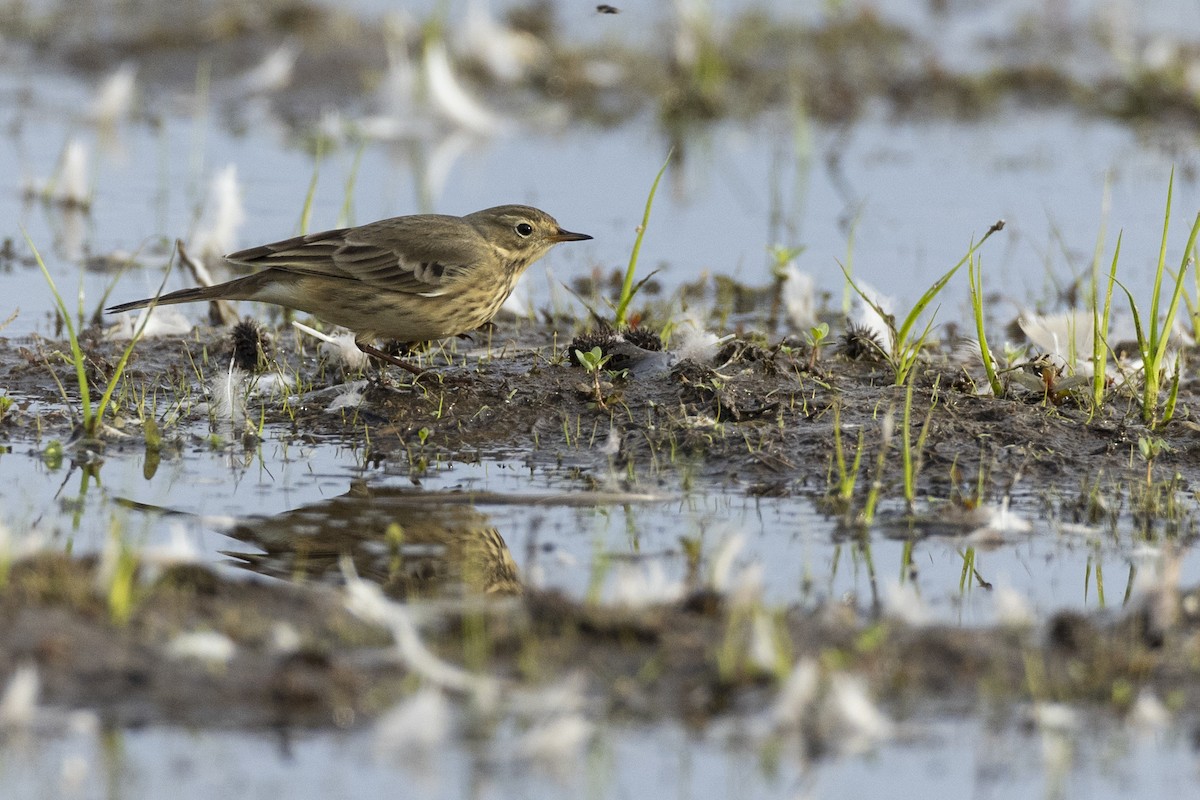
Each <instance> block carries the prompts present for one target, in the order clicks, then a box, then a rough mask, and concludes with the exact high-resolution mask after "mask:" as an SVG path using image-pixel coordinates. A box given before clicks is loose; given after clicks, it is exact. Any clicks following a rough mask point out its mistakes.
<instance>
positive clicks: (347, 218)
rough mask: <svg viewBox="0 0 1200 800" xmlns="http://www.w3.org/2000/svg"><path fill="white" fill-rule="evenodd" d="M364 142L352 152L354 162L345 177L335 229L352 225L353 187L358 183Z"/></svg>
mask: <svg viewBox="0 0 1200 800" xmlns="http://www.w3.org/2000/svg"><path fill="white" fill-rule="evenodd" d="M366 147H367V145H366V142H363V143H361V144H359V146H358V149H357V150H355V151H354V161H353V162H352V163H351V164H350V174H349V175H348V176H347V177H346V190H345V192H344V193H343V195H342V209H341V211H339V212H338V217H337V227H339V228H346V227H349V226H351V225H353V224H354V187H355V185H356V184H357V183H358V170H359V169H360V168H361V167H362V158H363V151H364V150H365V149H366Z"/></svg>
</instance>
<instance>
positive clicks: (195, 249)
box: [188, 164, 246, 261]
mask: <svg viewBox="0 0 1200 800" xmlns="http://www.w3.org/2000/svg"><path fill="white" fill-rule="evenodd" d="M245 221H246V211H245V209H244V208H243V207H242V190H241V187H240V186H239V184H238V176H237V165H236V164H229V165H228V166H226V167H224V168H223V169H221V170H220V171H218V172H217V174H215V175H214V176H213V178H212V181H211V182H210V183H209V186H208V197H207V198H206V200H205V209H204V216H203V217H202V222H201V225H200V227H199V228H198V229H197V231H196V232H195V233H194V234H193V235H192V241H191V244H190V245H189V246H188V250H190V251H191V253H192V255H194V256H195V257H197V258H199V259H200V260H201V261H216V260H219V259H220V258H221V257H222V256H224V255H225V254H226V253H230V252H233V251H234V250H236V249H237V241H238V238H237V237H238V229H239V228H241V227H242V223H244V222H245Z"/></svg>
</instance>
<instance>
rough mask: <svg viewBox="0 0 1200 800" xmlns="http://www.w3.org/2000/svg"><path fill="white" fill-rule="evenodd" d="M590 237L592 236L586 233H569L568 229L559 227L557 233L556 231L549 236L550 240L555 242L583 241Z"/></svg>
mask: <svg viewBox="0 0 1200 800" xmlns="http://www.w3.org/2000/svg"><path fill="white" fill-rule="evenodd" d="M590 238H592V237H590V236H588V235H587V234H586V233H571V232H570V231H564V230H563V229H562V228H559V229H558V233H556V234H554V235H553V236H551V237H550V241H552V242H555V243H557V242H583V241H587V240H588V239H590Z"/></svg>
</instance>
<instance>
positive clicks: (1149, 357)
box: [1113, 170, 1200, 428]
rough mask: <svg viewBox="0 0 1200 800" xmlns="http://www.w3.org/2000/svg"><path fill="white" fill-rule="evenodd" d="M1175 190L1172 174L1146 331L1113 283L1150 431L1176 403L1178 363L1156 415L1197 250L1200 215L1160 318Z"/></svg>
mask: <svg viewBox="0 0 1200 800" xmlns="http://www.w3.org/2000/svg"><path fill="white" fill-rule="evenodd" d="M1174 187H1175V172H1174V170H1172V172H1171V180H1170V183H1169V184H1168V186H1167V208H1166V212H1165V214H1164V217H1163V235H1162V242H1161V244H1160V245H1159V251H1158V265H1157V268H1156V269H1155V275H1154V287H1153V290H1152V292H1151V295H1150V316H1149V318H1148V319H1147V321H1146V322H1147V327H1145V328H1144V327H1143V326H1142V320H1141V316H1140V315H1139V314H1138V309H1137V303H1136V302H1135V301H1134V299H1133V294H1132V293H1130V291H1129V289H1128V288H1126V287H1125V285H1124V284H1123V283H1121V282H1120V281H1117V280H1115V278H1114V280H1113V282H1114V283H1116V285H1117V286H1120V287H1121V291H1123V292H1124V293H1125V297H1126V298H1127V299H1128V300H1129V308H1130V311H1131V312H1132V314H1133V325H1134V330H1135V332H1136V334H1137V343H1138V352H1139V354H1140V355H1141V358H1142V421H1143V422H1145V423H1147V424H1148V425H1150V426H1151V427H1153V428H1157V427H1160V426H1162V425H1165V424H1166V423H1168V422H1170V421H1171V418H1172V416H1173V415H1174V412H1175V400H1176V398H1177V392H1178V374H1179V372H1178V362H1176V370H1175V378H1174V379H1173V380H1172V386H1171V391H1170V393H1169V396H1168V400H1167V404H1166V406H1165V407H1164V409H1163V413H1162V415H1161V417H1160V415H1159V400H1160V398H1159V395H1160V394H1161V393H1162V381H1163V377H1164V376H1163V373H1164V365H1165V362H1166V355H1167V344H1168V342H1169V341H1170V338H1171V331H1172V330H1173V328H1174V324H1175V314H1176V312H1177V311H1178V310H1179V299H1180V297H1181V296H1182V295H1183V282H1184V278H1185V276H1186V275H1187V273H1188V268H1189V266H1191V264H1190V262H1191V259H1192V252H1193V250H1194V248H1195V247H1196V238H1197V236H1198V235H1200V213H1198V214H1197V215H1196V219H1195V221H1194V222H1193V223H1192V229H1191V233H1189V234H1188V241H1187V246H1186V247H1185V248H1184V250H1183V262H1182V264H1180V267H1179V271H1178V272H1176V273H1175V287H1174V289H1173V290H1172V292H1171V299H1170V301H1169V302H1168V304H1167V310H1166V313H1165V314H1163V315H1162V316H1161V318H1160V316H1159V306H1160V304H1161V302H1162V293H1163V286H1162V282H1163V275H1164V273H1166V272H1167V269H1166V260H1167V234H1168V231H1169V228H1170V222H1171V200H1172V195H1173V193H1174Z"/></svg>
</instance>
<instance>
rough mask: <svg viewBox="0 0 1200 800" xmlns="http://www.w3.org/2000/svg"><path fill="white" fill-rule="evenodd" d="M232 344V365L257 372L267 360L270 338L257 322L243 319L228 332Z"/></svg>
mask: <svg viewBox="0 0 1200 800" xmlns="http://www.w3.org/2000/svg"><path fill="white" fill-rule="evenodd" d="M229 338H230V342H231V343H232V345H233V365H234V366H235V367H237V368H238V369H243V370H246V371H247V372H258V371H260V370H261V369H262V368H263V366H264V365H265V364H266V362H267V353H268V352H269V351H270V350H271V339H270V336H268V335H267V332H266V331H264V330H263V329H262V328H261V327H260V326H259V324H258V323H257V322H255V321H254V320H250V319H244V320H242V321H241V322H239V323H238V324H237V325H234V326H233V330H232V331H231V332H230V334H229Z"/></svg>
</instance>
